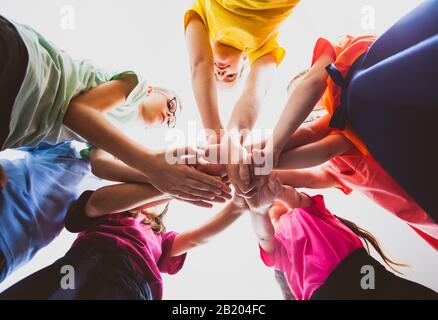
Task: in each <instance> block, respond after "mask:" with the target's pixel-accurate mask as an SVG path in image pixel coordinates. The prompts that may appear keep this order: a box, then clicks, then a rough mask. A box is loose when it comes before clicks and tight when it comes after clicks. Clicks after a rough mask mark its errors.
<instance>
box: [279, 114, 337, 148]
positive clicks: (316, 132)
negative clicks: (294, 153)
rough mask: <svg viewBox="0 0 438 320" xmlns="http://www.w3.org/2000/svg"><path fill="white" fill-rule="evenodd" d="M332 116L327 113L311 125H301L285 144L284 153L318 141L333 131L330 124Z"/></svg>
mask: <svg viewBox="0 0 438 320" xmlns="http://www.w3.org/2000/svg"><path fill="white" fill-rule="evenodd" d="M330 118H331V116H330V115H329V114H327V115H325V116H324V117H322V118H320V119H318V120H316V121H315V122H314V123H313V124H312V125H310V126H307V127H300V128H299V129H298V130H297V131H295V133H294V134H293V135H292V136H291V137H290V138H289V140H288V141H287V143H286V144H285V145H284V148H283V151H282V153H284V152H286V151H289V150H291V149H295V148H297V147H301V146H304V145H306V144H309V143H314V142H317V141H319V140H321V139H323V138H324V137H326V136H327V135H328V134H329V133H330V131H331V129H330V126H329V123H330Z"/></svg>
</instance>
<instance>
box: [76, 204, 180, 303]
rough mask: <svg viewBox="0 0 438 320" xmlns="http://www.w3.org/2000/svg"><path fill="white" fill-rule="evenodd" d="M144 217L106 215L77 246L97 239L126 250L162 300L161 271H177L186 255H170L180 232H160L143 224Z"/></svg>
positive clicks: (124, 214)
mask: <svg viewBox="0 0 438 320" xmlns="http://www.w3.org/2000/svg"><path fill="white" fill-rule="evenodd" d="M142 220H144V217H143V216H140V217H138V218H133V217H131V215H130V214H128V213H120V214H114V215H109V216H106V217H105V218H103V219H102V223H100V224H99V225H98V226H96V227H93V228H92V229H90V230H88V231H85V232H82V233H81V234H79V236H78V238H77V240H76V241H75V243H74V244H73V246H75V245H77V244H78V243H79V242H82V241H84V240H86V241H90V240H91V241H96V240H97V241H103V242H104V243H105V244H108V245H110V246H113V247H117V248H121V249H123V250H125V251H126V252H127V253H128V256H129V258H130V260H131V261H132V263H133V265H134V267H135V268H136V269H137V270H138V271H139V272H140V273H142V274H143V275H144V276H145V278H146V280H147V281H148V284H149V286H150V288H151V291H152V295H153V298H154V299H155V300H161V299H162V298H163V280H162V278H161V273H167V274H171V275H173V274H176V273H177V272H178V271H179V270H181V268H182V267H183V265H184V261H185V258H186V254H183V255H181V256H178V257H170V256H169V255H170V250H171V248H172V245H173V241H174V239H175V237H176V235H177V233H175V232H168V233H164V234H162V235H159V234H156V233H155V232H154V231H153V230H152V229H151V228H150V226H148V225H146V224H144V223H142V222H141V221H142Z"/></svg>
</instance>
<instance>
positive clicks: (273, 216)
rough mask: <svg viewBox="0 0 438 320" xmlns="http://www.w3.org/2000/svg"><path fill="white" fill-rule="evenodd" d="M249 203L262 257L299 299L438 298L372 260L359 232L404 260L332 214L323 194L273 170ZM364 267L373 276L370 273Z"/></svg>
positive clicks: (365, 238) (383, 256) (349, 223)
mask: <svg viewBox="0 0 438 320" xmlns="http://www.w3.org/2000/svg"><path fill="white" fill-rule="evenodd" d="M246 202H247V204H248V206H249V208H250V210H251V218H252V222H253V227H254V231H255V234H256V236H257V238H258V241H259V245H260V254H261V258H262V260H263V262H264V263H265V265H266V266H268V267H274V268H275V269H276V270H278V271H280V272H283V273H284V274H285V277H286V279H287V282H288V284H289V287H290V289H291V291H292V293H293V295H294V296H295V298H296V299H297V300H309V299H428V298H431V299H437V298H438V295H437V294H436V293H435V292H433V291H432V290H430V289H428V288H425V287H423V286H421V285H419V284H416V283H413V282H410V281H408V280H405V279H402V278H400V277H397V276H395V275H394V274H392V273H391V272H389V271H387V270H386V269H385V268H384V267H383V266H382V265H381V264H380V263H378V262H377V261H376V260H375V259H373V258H372V257H371V256H370V255H369V254H368V253H367V251H366V250H365V249H364V246H363V243H362V241H361V239H360V237H361V238H362V239H363V240H364V243H366V244H367V246H366V247H367V249H368V243H371V245H373V247H374V248H375V249H376V250H377V252H378V253H379V254H380V255H381V257H382V258H383V260H384V261H385V262H386V263H387V264H388V265H389V266H390V264H394V265H400V264H397V263H394V262H393V261H391V260H390V259H388V258H387V257H386V256H385V255H384V254H383V252H382V250H381V249H380V247H379V245H378V242H377V241H376V239H375V238H374V237H373V236H372V235H371V234H369V233H368V232H366V231H365V230H362V229H360V228H359V227H357V226H356V225H354V224H353V223H351V222H349V221H346V220H341V219H339V218H337V217H335V216H334V215H332V214H331V213H330V211H329V210H328V209H327V208H326V207H325V203H324V199H323V197H322V196H314V197H310V196H307V195H305V194H302V193H299V192H297V191H296V190H295V189H294V188H292V187H290V186H286V185H282V184H281V182H280V180H279V179H278V177H275V176H273V175H271V176H270V177H269V180H268V182H267V183H263V184H262V183H260V184H259V189H258V192H257V193H256V194H255V195H254V196H253V198H250V199H247V200H246ZM364 267H365V268H364ZM370 268H371V269H372V271H369V270H370ZM365 271H367V272H372V273H373V277H374V278H366V275H367V274H366V273H364V272H365ZM364 279H366V280H368V282H367V281H365V282H364Z"/></svg>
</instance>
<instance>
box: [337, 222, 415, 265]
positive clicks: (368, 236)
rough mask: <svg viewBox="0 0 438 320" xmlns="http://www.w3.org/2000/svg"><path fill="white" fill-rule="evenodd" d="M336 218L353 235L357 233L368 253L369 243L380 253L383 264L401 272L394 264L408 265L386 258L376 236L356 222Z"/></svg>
mask: <svg viewBox="0 0 438 320" xmlns="http://www.w3.org/2000/svg"><path fill="white" fill-rule="evenodd" d="M336 218H337V219H338V220H339V221H341V222H342V223H343V224H344V225H345V226H346V227H348V228H349V229H350V230H351V231H352V232H353V233H354V234H355V235H357V236H358V237H359V238H361V239H362V240H363V241H364V242H365V246H366V250H367V252H368V254H370V247H369V244H371V245H372V246H373V248H374V249H375V250H376V251H377V253H378V254H379V255H380V257H381V258H382V259H383V261H384V262H385V264H386V265H387V266H388V267H389V268H391V270H393V271H394V272H397V273H399V274H401V272H399V271H398V270H397V269H395V268H394V266H396V267H408V265H406V264H402V263H399V262H395V261H393V260H391V259H390V258H388V256H387V255H386V254H385V253H384V252H383V250H382V247H381V246H380V243H379V241H378V240H377V239H376V237H374V235H373V234H372V233H370V232H368V231H366V230H364V229H362V228H361V227H359V226H358V225H357V224H355V223H353V222H351V221H349V220H346V219H343V218H340V217H338V216H336Z"/></svg>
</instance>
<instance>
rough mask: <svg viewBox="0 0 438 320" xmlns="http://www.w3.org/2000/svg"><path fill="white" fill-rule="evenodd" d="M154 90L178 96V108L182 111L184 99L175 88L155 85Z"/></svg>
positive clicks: (170, 95)
mask: <svg viewBox="0 0 438 320" xmlns="http://www.w3.org/2000/svg"><path fill="white" fill-rule="evenodd" d="M152 90H155V91H159V92H161V93H164V94H165V95H167V96H169V97H175V98H176V102H177V104H178V109H179V110H180V111H182V99H181V97H180V96H179V95H178V94H177V93H176V92H175V91H174V90H171V89H167V88H164V87H159V86H155V87H154V86H152Z"/></svg>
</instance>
